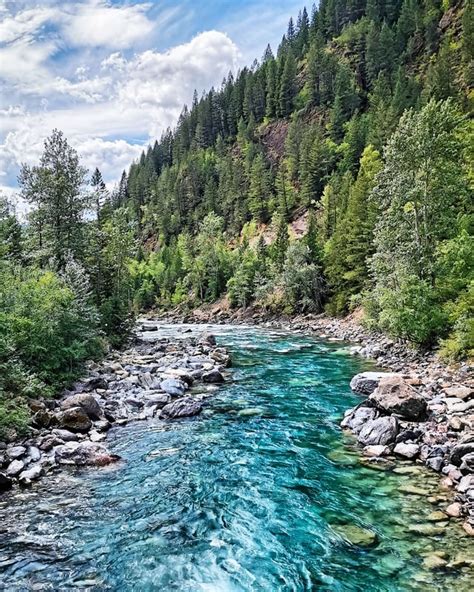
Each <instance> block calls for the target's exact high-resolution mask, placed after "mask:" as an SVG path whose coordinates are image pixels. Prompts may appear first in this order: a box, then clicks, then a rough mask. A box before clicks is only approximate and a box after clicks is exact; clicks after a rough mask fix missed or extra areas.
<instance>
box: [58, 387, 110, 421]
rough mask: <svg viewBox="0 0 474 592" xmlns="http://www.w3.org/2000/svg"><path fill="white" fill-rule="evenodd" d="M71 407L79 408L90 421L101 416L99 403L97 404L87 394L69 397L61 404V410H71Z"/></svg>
mask: <svg viewBox="0 0 474 592" xmlns="http://www.w3.org/2000/svg"><path fill="white" fill-rule="evenodd" d="M73 407H80V408H81V409H83V410H84V411H85V412H86V414H87V416H88V417H90V418H91V419H99V417H100V416H101V410H100V405H99V403H97V400H96V399H95V398H94V397H93V396H92V395H90V394H89V393H78V394H77V395H71V396H70V397H67V398H66V399H64V401H62V402H61V409H71V408H73Z"/></svg>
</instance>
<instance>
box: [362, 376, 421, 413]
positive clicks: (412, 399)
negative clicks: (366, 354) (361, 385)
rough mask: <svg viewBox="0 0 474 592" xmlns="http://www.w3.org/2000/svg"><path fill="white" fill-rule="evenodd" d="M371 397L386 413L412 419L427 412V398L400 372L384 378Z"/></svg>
mask: <svg viewBox="0 0 474 592" xmlns="http://www.w3.org/2000/svg"><path fill="white" fill-rule="evenodd" d="M369 399H370V401H372V402H373V403H374V404H375V406H376V407H377V408H378V409H380V410H381V411H383V412H384V413H393V414H395V415H397V416H399V417H401V418H403V419H408V420H411V421H418V420H420V419H423V417H424V415H425V413H426V401H425V399H424V398H423V397H422V396H421V395H420V394H418V393H417V391H416V390H415V389H414V388H413V387H411V386H410V385H409V384H408V383H407V382H406V381H405V380H403V378H402V377H401V376H400V375H398V374H395V375H392V376H388V377H385V378H382V379H381V380H380V382H379V384H378V386H377V388H376V389H375V391H374V392H373V393H372V394H371V395H370V397H369Z"/></svg>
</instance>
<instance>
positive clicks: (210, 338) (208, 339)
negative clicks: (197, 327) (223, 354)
mask: <svg viewBox="0 0 474 592" xmlns="http://www.w3.org/2000/svg"><path fill="white" fill-rule="evenodd" d="M199 343H200V344H201V345H207V346H210V347H214V346H215V345H216V343H217V342H216V338H215V337H214V335H212V333H203V334H202V335H201V338H200V339H199Z"/></svg>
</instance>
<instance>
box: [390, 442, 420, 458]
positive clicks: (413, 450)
mask: <svg viewBox="0 0 474 592" xmlns="http://www.w3.org/2000/svg"><path fill="white" fill-rule="evenodd" d="M393 452H394V453H395V454H397V455H398V456H403V457H404V458H410V459H411V458H416V457H417V456H418V454H419V452H420V447H419V446H418V444H405V442H400V443H399V444H397V445H396V446H395V448H394V449H393Z"/></svg>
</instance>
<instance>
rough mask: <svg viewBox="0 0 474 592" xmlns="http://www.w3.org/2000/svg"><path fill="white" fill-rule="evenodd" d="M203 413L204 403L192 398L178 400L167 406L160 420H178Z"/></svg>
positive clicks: (161, 413)
mask: <svg viewBox="0 0 474 592" xmlns="http://www.w3.org/2000/svg"><path fill="white" fill-rule="evenodd" d="M201 411H202V403H201V402H200V401H197V400H196V399H193V398H192V397H185V398H183V399H178V400H177V401H173V402H172V403H168V405H165V406H164V407H163V409H162V410H161V412H160V419H177V418H180V417H190V416H193V415H198V413H201Z"/></svg>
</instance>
